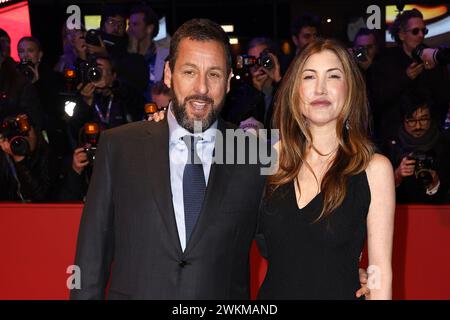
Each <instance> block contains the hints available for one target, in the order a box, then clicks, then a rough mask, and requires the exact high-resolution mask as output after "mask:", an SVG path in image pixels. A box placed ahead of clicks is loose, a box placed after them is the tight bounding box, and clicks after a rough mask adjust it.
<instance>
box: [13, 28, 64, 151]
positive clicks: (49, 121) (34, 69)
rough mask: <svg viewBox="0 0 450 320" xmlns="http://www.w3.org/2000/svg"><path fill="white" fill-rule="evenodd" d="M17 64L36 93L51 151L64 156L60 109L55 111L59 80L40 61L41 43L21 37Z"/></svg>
mask: <svg viewBox="0 0 450 320" xmlns="http://www.w3.org/2000/svg"><path fill="white" fill-rule="evenodd" d="M17 51H18V53H19V57H20V63H19V64H18V66H17V69H18V71H19V72H20V73H21V74H22V75H24V76H25V77H26V78H28V80H30V81H31V82H32V83H33V85H34V87H35V88H36V90H37V93H38V96H39V101H40V102H41V105H42V112H43V116H44V123H43V128H42V129H43V130H45V131H46V132H47V135H48V140H49V143H50V145H51V146H52V150H53V151H58V154H62V153H64V152H65V145H66V144H67V142H66V136H65V135H64V132H65V129H64V127H63V125H64V123H63V122H62V120H61V119H62V109H61V108H58V106H59V105H60V99H59V96H58V93H59V92H60V91H61V89H62V88H61V80H62V79H61V77H60V76H59V75H58V73H56V72H55V71H53V70H52V69H51V68H50V67H49V66H48V65H47V64H45V62H43V61H42V57H43V56H44V52H43V50H42V47H41V43H40V42H39V40H38V39H36V38H34V37H23V38H21V39H20V40H19V42H18V44H17Z"/></svg>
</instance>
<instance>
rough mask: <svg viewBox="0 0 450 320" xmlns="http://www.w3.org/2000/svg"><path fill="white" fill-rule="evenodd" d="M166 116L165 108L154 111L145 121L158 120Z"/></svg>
mask: <svg viewBox="0 0 450 320" xmlns="http://www.w3.org/2000/svg"><path fill="white" fill-rule="evenodd" d="M165 116H166V109H163V110H160V111H158V112H155V113H154V114H152V115H150V116H148V117H147V121H155V122H160V121H161V120H163V119H164V117H165Z"/></svg>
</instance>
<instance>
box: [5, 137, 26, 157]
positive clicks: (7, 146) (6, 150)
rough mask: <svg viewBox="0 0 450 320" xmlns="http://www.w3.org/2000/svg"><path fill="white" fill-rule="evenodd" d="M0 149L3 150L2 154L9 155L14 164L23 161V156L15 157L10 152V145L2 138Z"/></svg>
mask: <svg viewBox="0 0 450 320" xmlns="http://www.w3.org/2000/svg"><path fill="white" fill-rule="evenodd" d="M0 148H1V149H2V150H3V152H4V153H6V154H7V155H10V156H11V157H12V158H13V160H14V162H16V163H17V162H20V161H22V160H23V159H25V157H24V156H18V155H15V154H14V153H13V152H12V151H11V144H10V143H9V141H8V140H7V139H5V138H4V137H0Z"/></svg>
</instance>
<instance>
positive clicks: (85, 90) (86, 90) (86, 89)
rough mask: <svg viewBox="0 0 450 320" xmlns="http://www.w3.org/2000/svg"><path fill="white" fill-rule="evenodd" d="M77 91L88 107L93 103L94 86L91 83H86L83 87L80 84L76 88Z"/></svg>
mask: <svg viewBox="0 0 450 320" xmlns="http://www.w3.org/2000/svg"><path fill="white" fill-rule="evenodd" d="M77 90H78V91H79V92H80V94H81V96H82V97H83V100H84V102H85V103H86V104H87V105H88V106H92V104H93V103H94V91H95V85H94V84H93V83H92V82H89V83H87V84H86V85H85V86H83V83H80V84H79V85H78V86H77Z"/></svg>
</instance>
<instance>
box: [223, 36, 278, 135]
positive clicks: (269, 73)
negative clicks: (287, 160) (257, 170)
mask: <svg viewBox="0 0 450 320" xmlns="http://www.w3.org/2000/svg"><path fill="white" fill-rule="evenodd" d="M276 51H277V50H276V48H275V45H274V43H273V42H272V40H270V39H268V38H253V39H251V40H250V42H249V44H248V49H247V55H246V56H242V60H243V64H244V65H243V66H242V69H243V73H245V72H247V73H248V74H249V79H248V80H249V81H248V82H245V81H242V82H241V83H240V84H239V85H238V86H237V87H234V88H233V89H232V90H231V91H230V93H229V94H228V96H227V102H226V105H225V108H224V110H223V114H222V116H223V117H224V118H225V119H226V120H227V121H229V122H232V123H235V124H237V125H239V124H240V123H241V122H243V121H245V120H246V119H248V118H250V117H253V118H254V119H256V120H257V121H259V122H261V123H262V125H263V126H264V127H265V128H270V127H271V119H272V112H273V98H274V96H275V92H276V89H277V87H278V84H279V83H280V81H281V79H282V77H281V70H280V63H279V61H278V58H277V56H276V55H275V54H274V53H275V52H276Z"/></svg>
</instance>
